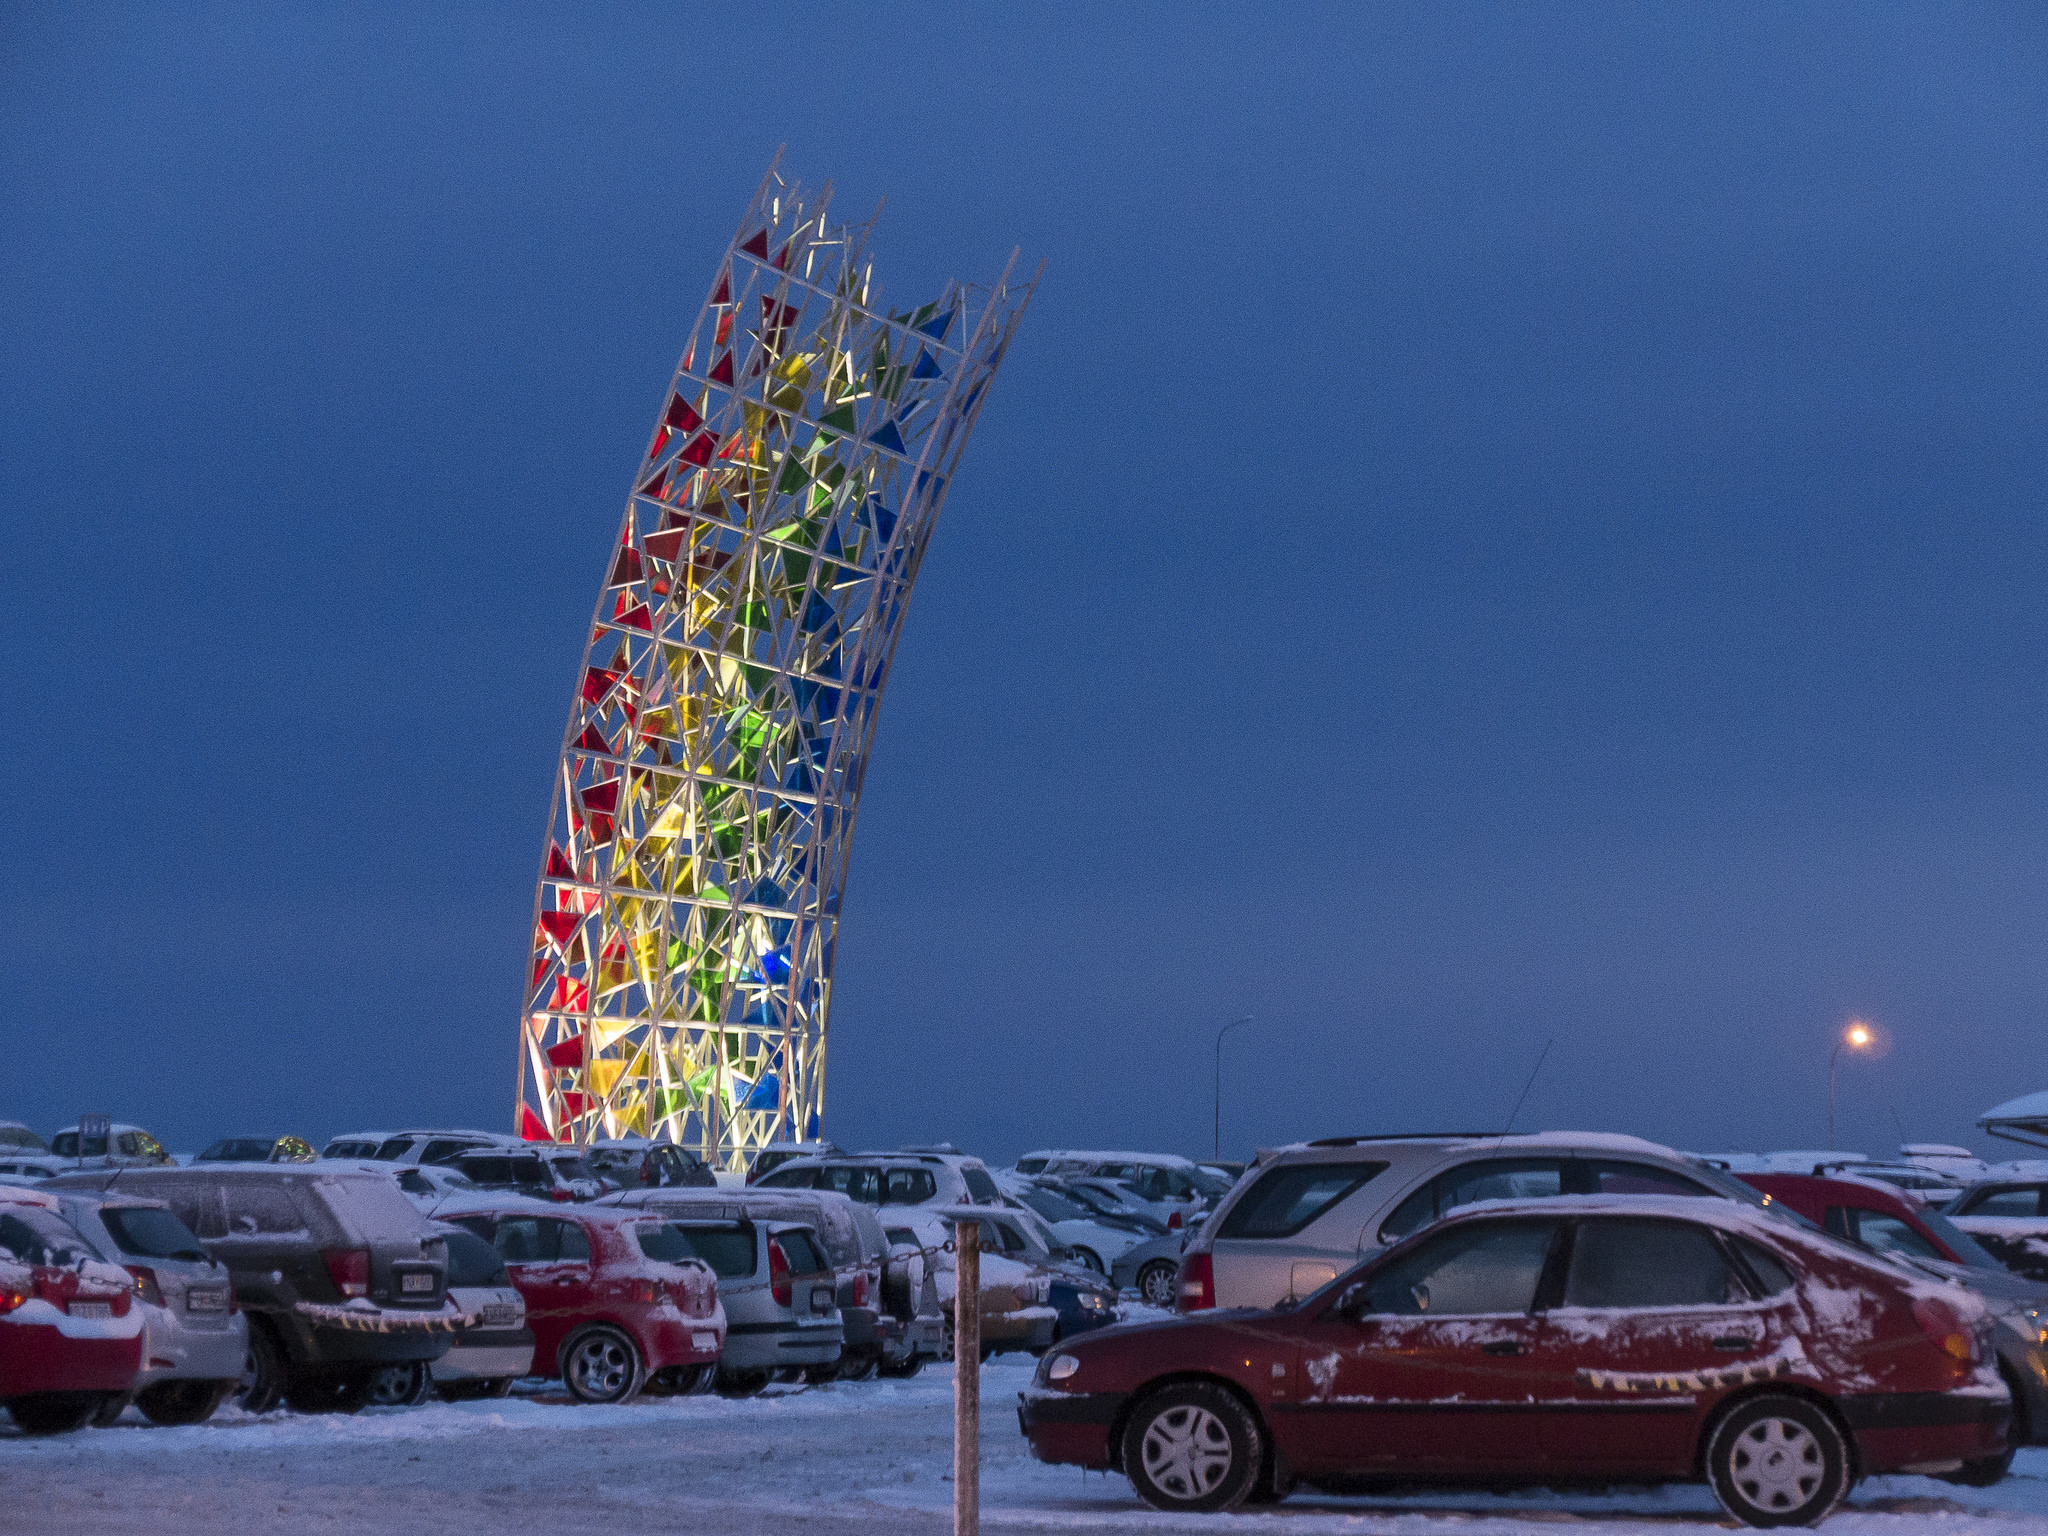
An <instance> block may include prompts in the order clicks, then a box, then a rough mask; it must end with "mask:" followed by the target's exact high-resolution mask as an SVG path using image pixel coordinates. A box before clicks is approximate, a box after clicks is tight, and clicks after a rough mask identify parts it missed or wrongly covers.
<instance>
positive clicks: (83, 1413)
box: [7, 1392, 101, 1435]
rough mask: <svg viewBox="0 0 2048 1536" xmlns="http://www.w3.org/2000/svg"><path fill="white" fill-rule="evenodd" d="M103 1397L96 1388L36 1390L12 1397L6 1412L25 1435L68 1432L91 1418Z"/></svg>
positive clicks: (83, 1424) (89, 1421)
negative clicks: (57, 1390)
mask: <svg viewBox="0 0 2048 1536" xmlns="http://www.w3.org/2000/svg"><path fill="white" fill-rule="evenodd" d="M100 1401H101V1397H100V1394H99V1393H97V1392H37V1393H35V1394H33V1395H32V1396H29V1397H15V1398H9V1399H8V1402H7V1416H8V1417H9V1418H10V1419H12V1420H14V1422H15V1424H16V1425H17V1426H18V1427H19V1428H20V1430H21V1432H22V1433H23V1434H24V1435H68V1434H70V1433H71V1432H72V1431H73V1430H74V1429H83V1428H85V1426H86V1425H88V1424H90V1423H91V1422H92V1416H93V1415H94V1414H95V1413H98V1412H99V1409H100Z"/></svg>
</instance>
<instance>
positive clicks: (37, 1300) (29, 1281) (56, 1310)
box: [0, 1189, 142, 1435]
mask: <svg viewBox="0 0 2048 1536" xmlns="http://www.w3.org/2000/svg"><path fill="white" fill-rule="evenodd" d="M56 1205H57V1202H56V1200H55V1198H54V1197H52V1196H49V1195H45V1194H42V1193H41V1192H40V1191H28V1190H18V1189H14V1190H8V1191H6V1197H5V1198H4V1199H0V1403H4V1404H5V1405H6V1407H7V1412H8V1414H9V1416H10V1417H12V1418H13V1420H14V1422H15V1423H16V1424H18V1425H20V1426H21V1428H22V1429H23V1430H24V1431H26V1432H27V1433H29V1434H31V1435H48V1434H61V1433H63V1432H65V1431H67V1430H73V1429H78V1428H81V1427H83V1426H84V1425H85V1424H86V1423H88V1422H89V1421H90V1420H91V1419H92V1418H93V1416H94V1415H95V1414H97V1413H98V1412H99V1411H100V1409H101V1408H102V1407H104V1406H106V1405H107V1404H108V1403H110V1402H113V1401H115V1400H117V1399H119V1398H121V1397H123V1396H125V1395H126V1394H127V1393H128V1392H129V1391H130V1390H131V1389H132V1388H133V1387H134V1385H135V1373H136V1371H138V1370H139V1369H140V1368H141V1366H142V1314H141V1312H140V1311H139V1310H137V1309H136V1307H135V1306H134V1299H135V1294H136V1289H135V1288H136V1285H137V1283H138V1282H136V1281H134V1280H133V1279H131V1278H130V1276H129V1274H128V1271H126V1270H125V1269H120V1268H117V1267H116V1266H114V1265H112V1264H108V1263H105V1262H103V1261H102V1260H101V1258H100V1256H99V1254H98V1252H97V1251H96V1250H95V1249H94V1248H93V1246H92V1244H91V1243H89V1242H88V1241H86V1239H85V1237H84V1235H83V1234H82V1233H80V1232H79V1231H78V1229H77V1228H75V1227H73V1226H72V1225H71V1224H70V1223H69V1222H67V1221H66V1220H64V1218H63V1217H62V1216H61V1215H59V1214H58V1212H57V1209H56Z"/></svg>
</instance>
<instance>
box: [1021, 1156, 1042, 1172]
mask: <svg viewBox="0 0 2048 1536" xmlns="http://www.w3.org/2000/svg"><path fill="white" fill-rule="evenodd" d="M1017 1171H1018V1172H1019V1173H1043V1172H1044V1171H1045V1159H1044V1158H1042V1157H1020V1158H1018V1159H1017Z"/></svg>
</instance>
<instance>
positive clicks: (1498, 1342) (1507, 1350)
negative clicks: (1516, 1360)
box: [1479, 1339, 1522, 1355]
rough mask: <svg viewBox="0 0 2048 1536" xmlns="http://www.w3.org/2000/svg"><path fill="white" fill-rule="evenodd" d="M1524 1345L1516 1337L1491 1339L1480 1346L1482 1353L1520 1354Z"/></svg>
mask: <svg viewBox="0 0 2048 1536" xmlns="http://www.w3.org/2000/svg"><path fill="white" fill-rule="evenodd" d="M1521 1352H1522V1346H1521V1344H1520V1343H1518V1342H1517V1341H1516V1340H1514V1339H1490V1340H1488V1341H1487V1342H1486V1343H1484V1344H1482V1345H1480V1346H1479V1353H1481V1354H1482V1355H1519V1354H1520V1353H1521Z"/></svg>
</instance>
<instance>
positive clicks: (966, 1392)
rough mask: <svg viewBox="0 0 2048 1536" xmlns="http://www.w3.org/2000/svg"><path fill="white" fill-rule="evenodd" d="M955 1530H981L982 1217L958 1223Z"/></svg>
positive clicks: (959, 1535) (972, 1535) (965, 1534)
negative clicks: (978, 1219) (980, 1220)
mask: <svg viewBox="0 0 2048 1536" xmlns="http://www.w3.org/2000/svg"><path fill="white" fill-rule="evenodd" d="M953 1258H954V1265H953V1536H980V1531H981V1223H980V1222H979V1221H963V1222H958V1223H956V1224H955V1225H954V1228H953Z"/></svg>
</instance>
